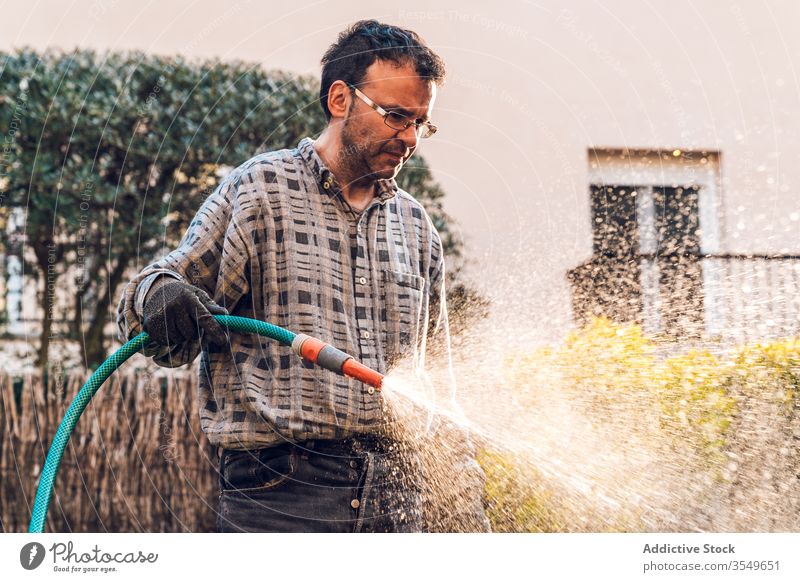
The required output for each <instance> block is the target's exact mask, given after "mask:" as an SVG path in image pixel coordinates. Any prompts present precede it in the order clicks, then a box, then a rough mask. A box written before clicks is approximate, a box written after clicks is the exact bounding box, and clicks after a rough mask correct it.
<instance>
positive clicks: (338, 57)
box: [319, 20, 445, 120]
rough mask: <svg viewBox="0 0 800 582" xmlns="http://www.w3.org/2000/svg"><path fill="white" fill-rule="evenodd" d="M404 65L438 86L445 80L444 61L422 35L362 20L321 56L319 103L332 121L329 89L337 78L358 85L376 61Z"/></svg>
mask: <svg viewBox="0 0 800 582" xmlns="http://www.w3.org/2000/svg"><path fill="white" fill-rule="evenodd" d="M378 59H381V60H387V61H392V62H394V63H396V64H397V65H404V64H406V63H411V64H413V65H414V69H415V70H416V72H417V75H419V76H420V77H422V78H423V79H430V80H431V81H433V82H435V83H436V84H437V85H441V84H442V83H443V82H444V77H445V70H444V61H443V60H442V59H441V57H439V55H437V54H436V53H434V52H433V51H432V50H431V49H430V48H429V47H428V45H426V44H425V41H424V40H422V39H421V38H420V36H419V35H418V34H417V33H416V32H414V31H411V30H406V29H404V28H399V27H397V26H392V25H390V24H383V23H381V22H378V21H377V20H360V21H359V22H356V23H355V24H353V25H352V26H350V27H349V28H348V29H347V30H345V31H343V32H342V33H341V34H339V38H338V39H337V40H336V42H335V43H334V44H332V45H331V46H330V47H329V48H328V50H327V51H325V55H324V56H323V57H322V84H321V86H320V89H319V102H320V105H322V110H323V111H324V112H325V118H326V119H328V120H330V118H331V112H330V110H329V109H328V91H329V90H330V88H331V85H332V84H333V83H334V82H335V81H338V80H341V81H344V82H346V83H350V84H353V85H358V84H359V83H361V82H362V81H363V80H364V77H365V76H366V74H367V67H369V66H370V65H371V64H372V63H374V62H375V61H376V60H378Z"/></svg>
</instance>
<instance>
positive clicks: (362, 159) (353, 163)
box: [339, 115, 405, 182]
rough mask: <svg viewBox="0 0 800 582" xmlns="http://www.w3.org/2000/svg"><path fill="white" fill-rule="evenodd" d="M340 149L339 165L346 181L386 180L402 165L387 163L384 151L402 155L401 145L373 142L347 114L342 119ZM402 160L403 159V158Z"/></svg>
mask: <svg viewBox="0 0 800 582" xmlns="http://www.w3.org/2000/svg"><path fill="white" fill-rule="evenodd" d="M341 142H342V151H341V153H340V155H341V161H340V164H339V165H340V167H341V169H342V170H344V172H345V173H347V175H348V176H349V178H348V181H350V182H354V181H359V180H388V179H391V178H394V177H395V176H396V175H397V173H398V172H399V171H400V168H401V167H402V163H403V162H401V163H400V164H398V165H397V166H392V165H391V164H390V163H387V162H386V161H385V160H386V156H385V155H384V154H385V153H386V152H392V153H397V155H398V156H403V155H404V154H405V151H403V152H402V153H401V152H400V148H402V149H403V150H405V147H404V146H402V145H397V144H394V147H392V144H391V141H390V142H375V141H371V140H370V135H369V133H366V132H360V131H359V130H358V128H357V127H355V126H354V124H353V123H352V118H351V117H350V116H349V115H348V116H347V117H346V118H345V120H344V125H343V127H342V133H341ZM403 161H404V160H403Z"/></svg>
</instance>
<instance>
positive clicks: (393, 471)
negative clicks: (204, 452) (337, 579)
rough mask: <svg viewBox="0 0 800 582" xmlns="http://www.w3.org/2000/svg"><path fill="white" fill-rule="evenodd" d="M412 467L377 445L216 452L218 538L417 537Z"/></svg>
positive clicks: (411, 461)
mask: <svg viewBox="0 0 800 582" xmlns="http://www.w3.org/2000/svg"><path fill="white" fill-rule="evenodd" d="M419 474H420V464H419V461H418V459H416V458H415V455H414V454H413V452H411V451H403V450H402V449H401V448H400V446H399V445H398V444H397V443H393V442H391V441H388V440H385V439H379V438H359V439H349V440H345V441H307V442H305V443H297V444H294V443H285V444H282V445H279V446H275V447H271V448H267V449H259V450H253V451H232V450H224V449H223V450H222V455H221V458H220V498H219V511H218V516H217V530H218V531H220V532H284V533H289V532H340V533H344V532H419V531H422V527H423V523H422V506H421V505H422V503H421V493H420V491H421V490H420V487H419V476H420V475H419Z"/></svg>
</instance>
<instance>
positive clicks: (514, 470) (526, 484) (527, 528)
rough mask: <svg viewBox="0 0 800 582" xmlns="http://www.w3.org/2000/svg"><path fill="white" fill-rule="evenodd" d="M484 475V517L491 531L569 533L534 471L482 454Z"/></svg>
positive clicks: (561, 516)
mask: <svg viewBox="0 0 800 582" xmlns="http://www.w3.org/2000/svg"><path fill="white" fill-rule="evenodd" d="M478 462H479V463H480V465H481V467H482V468H483V470H484V472H485V473H486V492H485V496H486V500H487V505H488V507H487V515H488V516H489V521H490V522H491V524H492V531H494V532H561V531H569V529H568V528H567V524H566V523H565V520H564V517H565V512H564V511H563V510H560V509H559V504H558V503H557V502H556V501H555V500H554V498H553V494H552V492H550V491H548V490H547V489H546V488H545V487H544V486H543V484H542V481H541V479H540V478H539V476H538V475H537V474H536V472H535V470H533V469H531V468H530V467H527V466H523V465H521V464H515V463H514V461H513V460H512V459H511V458H510V457H507V456H504V455H502V454H500V453H497V452H489V451H481V453H480V455H479V456H478Z"/></svg>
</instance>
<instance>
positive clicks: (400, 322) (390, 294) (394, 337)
mask: <svg viewBox="0 0 800 582" xmlns="http://www.w3.org/2000/svg"><path fill="white" fill-rule="evenodd" d="M381 273H382V279H383V297H382V299H383V304H382V306H381V321H382V322H383V323H384V324H385V326H386V327H385V333H384V349H385V354H386V361H387V365H389V366H391V364H392V363H393V362H394V360H396V359H397V358H399V357H402V356H405V355H408V354H409V353H413V349H414V347H415V346H416V345H417V342H418V340H419V334H420V324H421V321H422V311H423V292H424V289H425V278H424V277H420V276H419V275H414V274H413V273H407V272H404V271H392V270H384V271H381Z"/></svg>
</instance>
